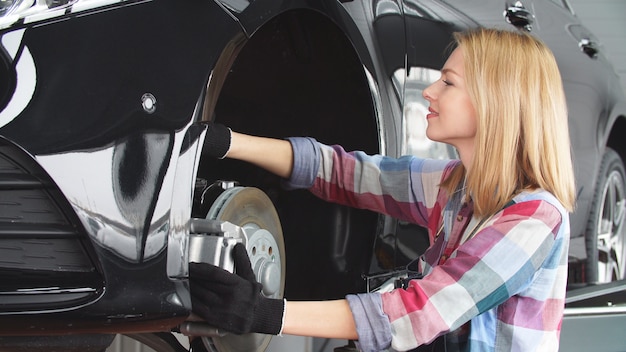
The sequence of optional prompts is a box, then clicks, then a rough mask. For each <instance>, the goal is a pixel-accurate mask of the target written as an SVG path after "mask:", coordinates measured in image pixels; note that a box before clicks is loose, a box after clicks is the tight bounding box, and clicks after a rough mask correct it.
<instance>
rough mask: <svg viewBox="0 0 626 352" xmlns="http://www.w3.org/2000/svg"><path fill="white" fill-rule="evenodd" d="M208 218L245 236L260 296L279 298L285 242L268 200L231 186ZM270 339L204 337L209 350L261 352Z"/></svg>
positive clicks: (250, 190) (261, 336) (256, 192)
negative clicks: (224, 224)
mask: <svg viewBox="0 0 626 352" xmlns="http://www.w3.org/2000/svg"><path fill="white" fill-rule="evenodd" d="M207 219H210V220H221V221H228V222H230V223H233V224H235V225H238V226H240V227H242V228H243V229H244V231H245V233H246V238H247V241H246V249H247V251H248V256H249V257H250V263H251V264H252V269H253V271H254V274H255V275H256V278H257V281H259V282H260V283H261V284H262V285H263V291H262V294H263V295H264V296H266V297H269V298H282V297H283V293H284V289H285V270H286V266H285V243H284V239H283V231H282V227H281V225H280V220H279V218H278V213H277V212H276V209H275V208H274V204H273V203H272V201H271V200H270V199H269V197H268V196H267V195H266V194H265V193H264V192H263V191H261V190H260V189H258V188H254V187H233V188H229V189H227V190H225V191H224V192H223V193H222V194H221V195H220V196H218V197H217V199H216V200H215V202H214V203H213V205H212V206H211V208H210V209H209V212H208V214H207ZM271 339H272V336H271V335H264V334H244V335H234V334H228V335H225V336H222V337H204V338H203V342H204V345H205V347H206V348H207V349H208V350H209V351H217V352H263V351H265V349H266V348H267V346H268V345H269V343H270V341H271Z"/></svg>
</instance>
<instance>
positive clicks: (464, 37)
mask: <svg viewBox="0 0 626 352" xmlns="http://www.w3.org/2000/svg"><path fill="white" fill-rule="evenodd" d="M455 39H456V43H457V45H458V46H459V47H460V48H461V51H462V53H463V58H464V63H465V84H466V86H467V89H468V92H469V95H470V98H471V100H472V103H473V104H474V107H475V110H476V116H477V132H476V139H475V146H474V148H475V149H474V158H473V160H472V165H471V170H472V171H471V172H470V173H469V174H468V175H467V176H466V171H465V169H464V167H463V166H462V164H460V166H459V167H458V168H457V169H456V170H454V172H453V173H452V175H451V177H449V178H448V179H447V180H446V181H445V182H444V183H443V184H442V186H443V187H445V188H446V189H447V190H448V191H453V190H454V189H456V188H457V186H458V185H459V184H460V183H461V182H466V192H467V194H468V195H471V197H472V199H473V201H474V212H475V213H476V215H478V216H487V215H491V214H493V213H495V212H497V211H499V210H500V209H502V207H504V205H505V204H506V203H508V202H509V201H510V200H511V198H512V197H513V196H514V195H515V194H517V193H519V192H520V191H522V190H535V189H545V190H547V191H549V192H551V193H552V194H553V195H554V196H555V197H556V198H557V199H558V200H559V201H560V202H561V204H562V205H563V206H564V207H565V208H566V209H567V210H569V211H572V210H573V209H574V204H575V181H574V171H573V166H572V158H571V151H570V149H571V147H570V139H569V132H568V122H567V105H566V100H565V93H564V91H563V84H562V81H561V74H560V73H559V69H558V66H557V63H556V60H555V58H554V55H553V54H552V52H551V51H550V49H549V48H548V47H547V46H546V45H545V44H544V43H542V42H541V41H539V40H538V39H536V38H534V37H532V36H531V35H530V34H527V33H523V32H513V31H507V30H497V29H485V28H482V29H477V30H472V31H468V32H462V33H455ZM465 177H466V179H465Z"/></svg>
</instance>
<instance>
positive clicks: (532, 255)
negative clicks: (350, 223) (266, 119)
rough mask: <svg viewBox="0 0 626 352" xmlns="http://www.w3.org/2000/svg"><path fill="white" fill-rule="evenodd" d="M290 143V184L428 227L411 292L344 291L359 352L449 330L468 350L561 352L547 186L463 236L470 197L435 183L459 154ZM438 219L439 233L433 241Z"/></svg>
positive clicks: (564, 242)
mask: <svg viewBox="0 0 626 352" xmlns="http://www.w3.org/2000/svg"><path fill="white" fill-rule="evenodd" d="M290 141H291V143H292V146H293V148H294V153H295V155H294V171H293V173H292V176H291V178H290V179H289V181H288V182H287V183H286V186H287V187H289V188H308V189H309V190H310V191H311V192H312V193H314V194H315V195H317V196H319V197H321V198H323V199H325V200H328V201H331V202H335V203H339V204H344V205H349V206H353V207H357V208H365V209H369V210H373V211H376V212H380V213H384V214H388V215H390V216H392V217H395V218H397V219H400V220H405V221H410V222H414V223H417V224H420V225H422V226H426V227H428V229H429V233H430V235H431V240H432V241H433V242H434V243H433V245H431V247H430V248H429V249H428V250H427V251H426V252H425V253H424V255H423V256H422V257H421V259H420V262H421V265H422V270H423V273H424V277H423V278H422V279H420V280H412V281H411V282H410V285H409V287H408V288H407V289H396V290H393V291H391V292H386V293H365V294H358V295H348V296H347V297H346V298H347V299H348V302H349V303H350V307H351V309H352V313H353V315H354V317H355V321H356V324H357V332H358V334H359V347H360V348H361V349H362V350H363V351H381V350H385V349H387V348H389V347H392V348H393V349H395V350H401V351H403V350H409V349H412V348H415V347H417V346H419V345H421V344H426V343H429V342H431V341H433V340H434V339H435V338H436V337H437V336H440V335H442V334H447V333H450V332H455V333H456V334H454V335H455V336H457V337H458V336H461V338H463V335H464V334H466V333H469V336H467V339H466V340H467V341H466V343H467V348H468V349H469V350H471V351H557V350H558V345H559V334H560V328H561V322H562V317H563V309H564V302H565V288H566V283H567V253H568V246H569V214H568V213H567V211H565V210H564V208H563V207H562V206H561V205H560V203H559V202H558V201H557V200H556V199H555V198H554V197H553V196H552V195H551V194H550V193H548V192H545V191H536V192H525V193H522V194H520V195H518V196H516V197H515V199H514V201H515V204H513V205H511V206H508V207H507V208H505V209H504V210H502V211H500V212H498V213H497V214H495V216H493V217H492V218H490V219H489V220H488V221H487V222H486V223H485V224H484V226H482V227H481V228H480V229H479V230H478V231H477V232H476V233H475V235H474V236H473V237H471V238H470V239H468V240H466V241H465V242H463V243H460V242H461V238H462V237H463V235H464V234H466V232H467V231H469V229H470V228H471V227H472V225H471V224H473V223H475V222H476V219H474V218H473V217H472V205H471V202H470V203H469V204H460V203H459V202H456V203H458V204H456V205H455V204H453V203H455V202H454V201H453V200H452V199H448V195H447V193H446V192H440V191H439V186H438V185H439V184H440V183H441V181H442V180H443V179H445V177H447V175H448V174H449V172H450V171H451V170H452V169H453V168H454V166H455V165H457V164H458V163H459V161H458V160H431V159H420V158H417V157H413V156H405V157H401V158H389V157H385V156H381V155H373V156H371V155H366V154H365V153H362V152H351V153H347V152H345V151H344V150H343V149H342V148H341V147H339V146H332V147H331V146H326V145H323V144H320V143H318V142H317V141H315V140H314V139H312V138H291V139H290ZM451 204H452V206H451ZM455 222H456V223H455ZM441 224H444V231H443V233H444V235H443V236H439V237H438V238H436V239H435V238H434V237H435V234H436V232H437V230H438V229H439V227H440V226H441ZM463 328H465V329H463ZM468 330H469V332H468ZM459 332H460V333H459Z"/></svg>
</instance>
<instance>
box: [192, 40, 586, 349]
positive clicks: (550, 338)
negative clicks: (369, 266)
mask: <svg viewBox="0 0 626 352" xmlns="http://www.w3.org/2000/svg"><path fill="white" fill-rule="evenodd" d="M455 38H456V44H457V45H456V48H455V49H454V51H453V52H452V53H451V55H450V56H449V58H448V60H447V61H446V63H445V65H444V67H443V69H442V74H441V78H440V79H439V80H438V81H436V82H435V83H433V84H432V85H431V86H429V87H428V88H427V89H426V90H425V91H424V93H423V94H424V97H425V98H426V99H427V100H428V102H429V103H430V106H429V114H428V115H427V119H428V128H427V132H426V133H427V135H428V137H429V138H430V139H432V140H436V141H440V142H445V143H448V144H450V145H452V146H454V147H455V148H456V149H457V151H458V153H459V160H447V161H441V160H428V159H420V158H416V157H413V156H405V157H401V158H398V159H395V158H389V157H384V156H380V155H373V156H370V155H366V154H364V153H362V152H359V151H356V152H351V153H348V152H346V151H344V150H343V149H342V148H341V147H340V146H327V145H322V144H320V143H318V142H317V141H315V140H314V139H311V138H291V139H289V140H276V139H268V138H262V137H254V136H249V135H243V134H238V133H234V132H233V133H232V134H231V132H230V131H229V130H228V129H226V128H224V127H223V126H211V130H210V131H209V135H210V136H209V137H208V138H209V140H210V142H211V147H210V148H209V149H210V150H211V152H212V153H213V155H214V156H216V157H221V156H223V155H226V157H229V158H236V159H240V160H244V161H248V162H251V163H254V164H256V165H259V166H261V167H264V168H266V169H267V170H269V171H272V172H274V173H276V174H277V175H279V176H282V177H284V178H286V179H288V180H289V182H290V185H291V186H292V187H296V188H308V189H309V190H310V191H311V192H313V193H314V194H316V195H317V196H319V197H321V198H323V199H326V200H328V201H332V202H337V203H341V204H346V205H350V206H354V207H359V208H366V209H370V210H373V211H377V212H381V213H386V214H389V215H391V216H393V217H396V218H398V219H402V220H406V221H412V222H415V223H417V224H421V225H423V226H427V227H428V229H429V233H430V235H431V237H432V245H431V247H430V248H429V249H428V250H427V251H426V252H425V253H424V255H423V256H422V257H421V258H420V266H421V271H422V273H423V278H422V279H419V280H411V281H410V283H409V285H408V287H407V288H406V289H403V288H402V289H396V290H393V291H391V292H386V293H366V294H357V295H348V296H347V297H346V299H343V300H333V301H323V302H291V301H289V302H287V301H283V300H276V299H268V298H265V297H263V296H262V295H260V294H259V284H258V283H257V282H256V281H255V280H254V276H253V275H251V269H250V264H249V261H248V260H247V256H246V254H245V249H243V248H242V246H239V247H236V249H235V260H236V263H237V274H230V273H228V272H226V271H224V270H222V269H220V268H217V267H213V266H210V265H206V264H192V265H191V267H190V272H191V293H192V302H193V309H194V311H195V312H196V313H197V314H199V315H200V316H202V317H204V318H205V319H206V320H207V321H208V322H209V323H210V324H212V325H214V326H217V327H219V328H222V329H225V330H229V331H232V332H235V333H247V332H261V333H270V334H281V333H282V334H293V335H305V336H316V337H326V338H341V339H352V340H358V345H359V348H360V349H361V350H363V351H381V350H385V349H388V348H390V347H392V348H393V349H395V350H399V351H405V350H410V349H414V348H416V347H418V346H420V345H427V344H429V343H431V342H432V341H433V340H435V339H436V338H438V337H441V336H445V337H446V338H445V341H444V343H445V344H446V347H445V348H446V349H447V350H448V351H451V350H455V349H461V350H471V351H514V350H515V351H557V350H558V345H559V333H560V327H561V320H562V317H563V309H564V298H565V287H566V282H567V253H568V245H569V218H568V216H569V214H568V213H569V212H571V211H572V210H573V206H574V176H573V170H572V163H571V156H570V144H569V135H568V126H567V112H566V103H565V96H564V93H563V87H562V83H561V77H560V74H559V71H558V68H557V64H556V62H555V59H554V57H553V55H552V53H551V52H550V50H549V49H548V48H547V47H546V46H545V45H544V44H543V43H541V42H540V41H538V40H537V39H535V38H534V37H532V36H530V35H528V34H524V33H520V32H509V31H501V30H494V29H480V30H475V31H469V32H465V33H458V34H457V35H456V36H455Z"/></svg>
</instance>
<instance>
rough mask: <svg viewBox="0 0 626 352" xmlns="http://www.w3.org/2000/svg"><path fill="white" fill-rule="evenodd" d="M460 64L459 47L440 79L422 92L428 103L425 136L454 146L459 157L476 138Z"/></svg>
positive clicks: (447, 63)
mask: <svg viewBox="0 0 626 352" xmlns="http://www.w3.org/2000/svg"><path fill="white" fill-rule="evenodd" d="M463 61H464V60H463V53H462V51H461V48H456V49H455V50H454V51H453V52H452V54H451V55H450V57H449V58H448V60H447V61H446V63H445V65H444V66H443V69H442V70H441V78H440V79H439V80H438V81H436V82H434V83H433V84H431V85H430V86H429V87H428V88H426V89H425V90H424V92H423V96H424V98H425V99H426V100H428V102H429V103H430V106H429V107H428V111H429V114H428V115H427V116H426V119H427V121H428V127H427V129H426V135H427V136H428V138H430V139H431V140H434V141H438V142H444V143H448V144H451V145H453V146H455V147H456V148H457V150H458V151H459V153H460V154H461V156H463V154H464V152H465V153H470V154H471V153H472V152H473V148H474V137H475V136H476V113H475V110H474V106H473V105H472V102H471V101H470V97H469V94H468V92H467V88H466V86H465V69H464V66H463Z"/></svg>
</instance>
